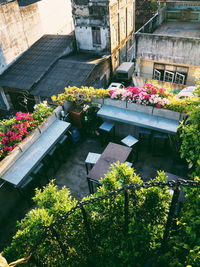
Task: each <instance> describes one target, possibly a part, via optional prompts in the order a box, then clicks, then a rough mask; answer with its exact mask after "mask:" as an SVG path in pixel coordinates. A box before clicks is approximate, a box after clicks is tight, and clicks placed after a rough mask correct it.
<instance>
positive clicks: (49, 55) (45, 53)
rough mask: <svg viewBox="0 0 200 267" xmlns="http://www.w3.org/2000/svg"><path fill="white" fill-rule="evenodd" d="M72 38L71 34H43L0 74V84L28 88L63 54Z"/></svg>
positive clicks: (21, 88) (22, 88)
mask: <svg viewBox="0 0 200 267" xmlns="http://www.w3.org/2000/svg"><path fill="white" fill-rule="evenodd" d="M72 38H73V39H74V37H73V36H72V35H69V36H66V35H44V36H43V37H42V38H40V39H39V40H38V41H37V42H36V43H34V44H33V45H32V46H31V47H30V48H29V49H28V50H27V51H26V52H25V53H24V54H23V55H22V56H21V57H20V58H19V59H17V60H16V61H15V62H14V63H13V64H12V65H11V66H10V67H9V68H8V69H7V70H6V71H5V72H4V73H3V74H2V75H0V86H8V87H11V88H17V89H20V90H29V89H30V88H31V87H32V86H33V84H34V83H36V82H38V81H39V80H40V79H41V78H42V76H43V75H44V74H45V73H46V72H47V71H48V70H49V68H50V67H51V66H52V64H53V63H54V62H55V61H56V60H57V59H58V58H60V57H61V56H62V55H63V54H64V52H65V50H66V49H67V47H68V46H69V44H70V43H71V42H72Z"/></svg>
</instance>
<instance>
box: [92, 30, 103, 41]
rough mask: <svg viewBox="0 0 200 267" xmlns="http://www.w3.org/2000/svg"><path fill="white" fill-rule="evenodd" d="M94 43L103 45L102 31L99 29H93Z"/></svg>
mask: <svg viewBox="0 0 200 267" xmlns="http://www.w3.org/2000/svg"><path fill="white" fill-rule="evenodd" d="M92 42H93V45H100V44H101V29H100V28H98V27H92Z"/></svg>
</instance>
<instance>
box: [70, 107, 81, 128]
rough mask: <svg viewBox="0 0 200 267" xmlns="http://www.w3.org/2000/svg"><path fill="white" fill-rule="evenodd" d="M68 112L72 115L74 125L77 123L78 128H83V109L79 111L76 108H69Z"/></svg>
mask: <svg viewBox="0 0 200 267" xmlns="http://www.w3.org/2000/svg"><path fill="white" fill-rule="evenodd" d="M68 112H69V114H70V116H71V119H72V123H73V125H75V126H76V127H78V128H82V127H83V110H81V111H79V112H77V111H74V110H69V111H68Z"/></svg>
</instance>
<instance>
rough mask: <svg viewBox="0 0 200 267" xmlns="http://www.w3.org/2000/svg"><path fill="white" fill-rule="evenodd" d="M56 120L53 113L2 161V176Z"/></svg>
mask: <svg viewBox="0 0 200 267" xmlns="http://www.w3.org/2000/svg"><path fill="white" fill-rule="evenodd" d="M61 109H62V108H61ZM55 120H57V117H56V113H53V114H52V115H51V116H49V117H48V118H47V119H46V121H45V122H44V123H43V124H42V125H40V126H39V127H38V128H36V129H35V130H34V131H33V132H32V133H30V134H29V135H28V136H27V137H26V138H25V139H24V140H23V141H21V142H20V143H19V144H18V145H17V147H15V148H14V149H13V151H11V152H10V153H9V155H8V156H7V157H5V158H4V159H3V160H1V161H0V176H2V175H3V174H4V173H5V172H6V171H7V170H8V169H9V168H10V167H11V166H12V165H13V164H14V163H15V162H16V161H17V160H18V159H19V158H20V157H21V155H22V154H23V153H24V152H25V151H26V150H27V149H28V148H29V147H30V146H31V145H32V144H33V143H34V142H35V141H36V140H37V139H38V138H39V137H40V135H41V134H42V133H43V132H44V131H45V130H46V129H48V127H49V126H50V125H51V124H52V123H53V122H54V121H55Z"/></svg>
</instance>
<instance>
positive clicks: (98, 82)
mask: <svg viewBox="0 0 200 267" xmlns="http://www.w3.org/2000/svg"><path fill="white" fill-rule="evenodd" d="M109 82H110V58H108V59H107V60H102V62H99V63H98V64H97V65H96V66H95V68H94V69H93V71H92V73H91V74H90V75H89V77H88V78H87V81H86V84H84V85H87V86H93V87H94V88H107V87H108V84H109Z"/></svg>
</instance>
